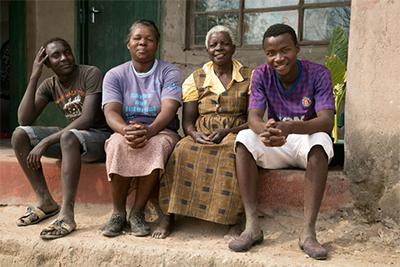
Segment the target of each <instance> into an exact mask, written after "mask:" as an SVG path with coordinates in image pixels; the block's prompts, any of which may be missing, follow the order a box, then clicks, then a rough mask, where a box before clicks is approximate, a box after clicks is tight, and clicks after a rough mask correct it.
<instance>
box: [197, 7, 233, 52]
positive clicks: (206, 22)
mask: <svg viewBox="0 0 400 267" xmlns="http://www.w3.org/2000/svg"><path fill="white" fill-rule="evenodd" d="M238 23H239V15H232V14H230V15H221V16H214V15H208V16H207V15H200V16H196V17H195V20H194V32H195V35H194V44H196V45H204V41H205V40H206V35H207V32H208V30H210V29H211V28H212V27H213V26H215V25H218V24H220V25H224V26H226V27H228V28H229V29H231V31H232V33H233V35H234V38H235V39H236V40H237V36H238V35H237V32H238V29H239V26H238Z"/></svg>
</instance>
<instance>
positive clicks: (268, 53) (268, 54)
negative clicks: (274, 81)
mask: <svg viewBox="0 0 400 267" xmlns="http://www.w3.org/2000/svg"><path fill="white" fill-rule="evenodd" d="M265 54H266V55H267V56H268V57H273V56H274V55H275V54H276V53H275V52H274V51H266V52H265Z"/></svg>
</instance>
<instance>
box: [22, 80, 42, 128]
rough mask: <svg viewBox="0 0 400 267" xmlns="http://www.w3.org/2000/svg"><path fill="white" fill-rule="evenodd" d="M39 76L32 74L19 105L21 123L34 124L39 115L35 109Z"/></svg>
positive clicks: (23, 124)
mask: <svg viewBox="0 0 400 267" xmlns="http://www.w3.org/2000/svg"><path fill="white" fill-rule="evenodd" d="M38 80H39V77H37V76H32V77H31V78H30V80H29V83H28V86H27V88H26V91H25V93H24V96H23V97H22V100H21V102H20V104H19V107H18V113H17V115H18V123H19V125H22V126H25V125H32V123H33V122H34V121H35V119H36V117H37V111H36V109H35V94H36V88H37V84H38Z"/></svg>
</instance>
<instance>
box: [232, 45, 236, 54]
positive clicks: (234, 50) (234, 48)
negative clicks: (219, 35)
mask: <svg viewBox="0 0 400 267" xmlns="http://www.w3.org/2000/svg"><path fill="white" fill-rule="evenodd" d="M232 46H233V53H232V55H233V54H235V52H236V45H232Z"/></svg>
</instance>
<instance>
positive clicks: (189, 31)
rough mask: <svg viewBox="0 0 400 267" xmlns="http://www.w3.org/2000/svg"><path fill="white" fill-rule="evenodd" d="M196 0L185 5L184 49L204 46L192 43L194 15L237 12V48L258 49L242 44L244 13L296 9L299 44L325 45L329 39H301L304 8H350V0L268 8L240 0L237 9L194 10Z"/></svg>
mask: <svg viewBox="0 0 400 267" xmlns="http://www.w3.org/2000/svg"><path fill="white" fill-rule="evenodd" d="M195 6H196V0H189V1H188V3H187V6H186V9H187V10H186V25H188V27H186V37H185V48H186V49H185V50H190V49H199V48H204V45H203V44H201V45H198V44H195V43H194V39H195V34H194V31H195V27H194V26H195V25H194V23H195V19H194V18H195V17H196V15H222V14H238V16H239V21H238V26H239V34H240V36H237V37H238V38H237V40H236V43H237V48H239V49H259V46H260V45H261V44H260V45H258V44H243V36H244V15H245V14H251V13H262V12H273V11H294V10H296V11H298V22H297V23H298V24H297V25H298V29H297V30H296V32H297V38H298V39H299V44H300V45H302V46H307V45H316V46H327V45H328V44H329V41H303V40H302V39H303V25H304V13H305V10H306V9H307V10H309V9H319V8H332V7H349V8H351V0H346V1H340V2H339V1H336V2H328V3H304V0H299V3H298V4H296V5H288V6H281V7H269V8H252V9H245V0H240V4H239V9H230V10H223V11H195Z"/></svg>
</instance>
